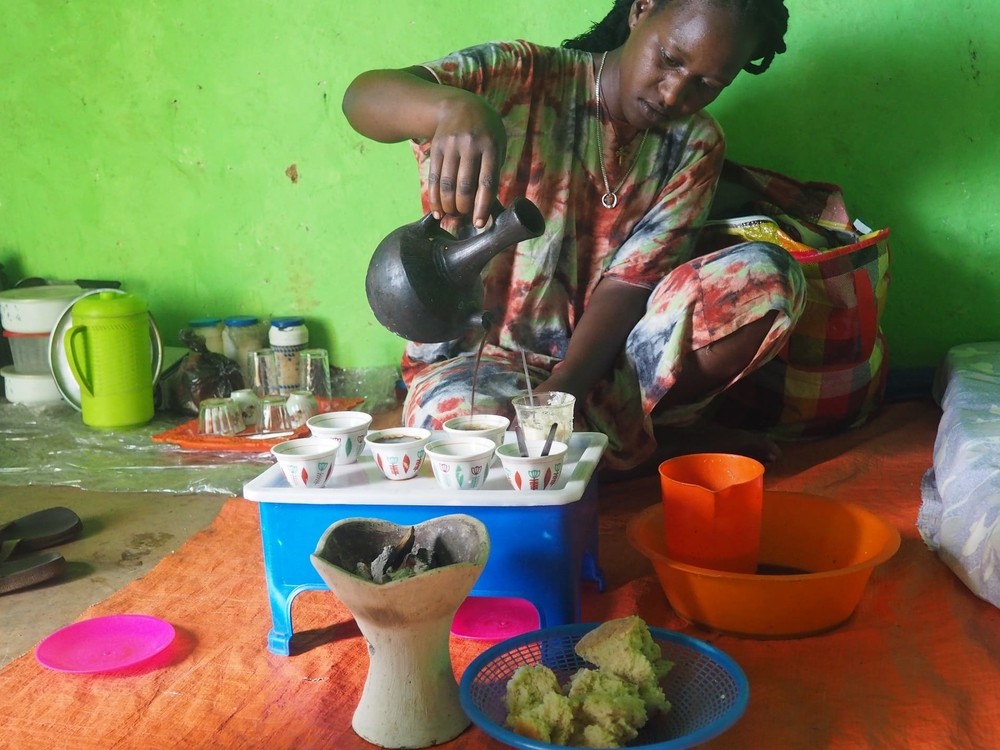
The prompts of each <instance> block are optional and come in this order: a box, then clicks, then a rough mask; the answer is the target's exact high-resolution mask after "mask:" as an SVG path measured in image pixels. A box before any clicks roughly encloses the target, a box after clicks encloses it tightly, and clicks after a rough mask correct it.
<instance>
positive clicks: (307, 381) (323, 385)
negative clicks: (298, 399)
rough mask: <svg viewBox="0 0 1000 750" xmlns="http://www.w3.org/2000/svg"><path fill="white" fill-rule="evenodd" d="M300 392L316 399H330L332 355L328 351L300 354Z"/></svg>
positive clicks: (305, 351)
mask: <svg viewBox="0 0 1000 750" xmlns="http://www.w3.org/2000/svg"><path fill="white" fill-rule="evenodd" d="M299 378H300V380H299V390H302V391H309V392H310V393H312V394H313V395H314V396H316V398H330V396H331V395H332V394H331V392H330V353H329V352H328V351H327V350H326V349H303V350H302V351H301V352H299Z"/></svg>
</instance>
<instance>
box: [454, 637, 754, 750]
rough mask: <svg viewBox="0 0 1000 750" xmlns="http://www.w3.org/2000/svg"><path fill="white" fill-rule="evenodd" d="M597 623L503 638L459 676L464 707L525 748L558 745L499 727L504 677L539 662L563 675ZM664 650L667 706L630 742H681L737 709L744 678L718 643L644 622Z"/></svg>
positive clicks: (725, 721)
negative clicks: (669, 664) (667, 662)
mask: <svg viewBox="0 0 1000 750" xmlns="http://www.w3.org/2000/svg"><path fill="white" fill-rule="evenodd" d="M599 624H600V623H588V624H576V625H561V626H559V627H554V628H544V629H542V630H535V631H533V632H531V633H525V634H523V635H519V636H516V637H514V638H509V639H507V640H505V641H503V642H501V643H498V644H496V645H495V646H492V647H491V648H489V649H487V650H486V651H484V652H483V653H482V654H480V655H479V656H478V657H476V659H474V660H473V661H472V663H471V664H470V665H469V667H468V669H466V670H465V672H464V674H463V675H462V679H461V682H460V696H461V701H462V708H464V709H465V712H466V713H467V714H468V716H469V718H470V719H471V720H472V722H473V723H474V724H476V726H478V727H479V728H480V729H482V730H483V731H484V732H486V734H488V735H490V736H491V737H493V738H494V739H497V740H499V741H500V742H504V743H506V744H507V745H510V746H511V747H515V748H524V750H553V749H554V748H558V747H560V746H558V745H553V744H551V743H548V742H540V741H538V740H532V739H528V738H527V737H522V736H521V735H519V734H515V733H514V732H512V731H510V730H509V729H507V728H506V727H504V720H505V719H506V718H507V707H506V705H505V703H504V696H505V695H506V692H507V682H508V681H509V680H510V678H511V677H513V676H514V672H515V671H516V670H517V668H518V667H522V666H524V665H529V664H544V665H546V666H547V667H549V668H550V669H551V670H552V671H553V672H555V674H556V676H557V677H558V678H559V682H560V683H561V684H562V683H565V682H566V681H567V680H568V679H569V677H570V675H572V674H573V673H574V672H576V671H577V670H578V669H580V667H586V666H590V667H592V666H593V665H590V664H588V663H587V662H586V661H584V660H583V659H581V658H580V657H579V656H578V655H577V653H576V651H575V650H574V649H575V646H576V643H577V641H579V640H580V638H582V637H583V635H584V634H585V633H587V632H588V631H590V630H593V629H594V628H596V627H597V626H598V625H599ZM649 630H650V633H651V634H652V636H653V640H655V641H656V642H657V643H658V644H659V645H660V647H661V649H662V651H663V657H664V658H665V659H669V660H670V661H672V662H673V663H674V667H673V669H671V670H670V672H669V673H668V674H667V676H666V677H664V678H663V680H662V681H661V683H660V685H661V686H662V687H663V691H664V693H665V694H666V696H667V700H669V701H670V703H671V708H670V710H669V711H668V712H667V713H666V714H663V715H660V716H656V717H653V718H651V719H650V721H649V722H648V723H647V724H646V726H645V727H643V729H642V730H641V731H640V733H639V736H638V737H637V738H636V739H635V740H633V741H632V742H630V743H629V744H628V747H630V748H642V749H643V750H681V748H689V747H694V746H695V745H699V744H701V743H703V742H707V741H708V740H710V739H712V738H713V737H717V736H719V735H720V734H722V733H723V732H724V731H726V730H727V729H728V728H729V727H731V726H732V725H733V724H735V723H736V721H737V720H738V719H739V718H740V717H741V716H742V715H743V712H744V711H745V710H746V707H747V702H748V701H749V699H750V686H749V684H748V683H747V678H746V675H745V674H744V673H743V670H742V669H740V667H739V665H738V664H737V663H736V662H735V661H733V660H732V658H730V657H729V656H727V655H726V654H724V653H723V652H722V651H720V650H719V649H717V648H715V647H714V646H710V645H709V644H707V643H705V642H703V641H699V640H698V639H696V638H692V637H690V636H687V635H683V634H681V633H675V632H673V631H671V630H665V629H663V628H650V629H649Z"/></svg>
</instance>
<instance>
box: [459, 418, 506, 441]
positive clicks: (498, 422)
mask: <svg viewBox="0 0 1000 750" xmlns="http://www.w3.org/2000/svg"><path fill="white" fill-rule="evenodd" d="M443 427H444V431H445V432H447V433H449V434H452V435H460V436H462V437H484V438H489V439H490V440H492V441H493V444H494V445H496V446H500V445H503V441H504V437H505V435H506V434H507V428H508V427H510V420H509V419H507V417H502V416H500V415H499V414H474V415H469V414H467V415H465V416H461V417H452V418H451V419H449V420H447V421H446V422H445V423H444V425H443Z"/></svg>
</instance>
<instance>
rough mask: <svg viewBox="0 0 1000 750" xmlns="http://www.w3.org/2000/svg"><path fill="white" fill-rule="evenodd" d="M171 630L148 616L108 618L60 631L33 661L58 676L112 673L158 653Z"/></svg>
mask: <svg viewBox="0 0 1000 750" xmlns="http://www.w3.org/2000/svg"><path fill="white" fill-rule="evenodd" d="M173 640H174V626H173V625H171V624H170V623H169V622H166V621H165V620H161V619H159V618H157V617H150V616H148V615H108V616H106V617H95V618H93V619H90V620H82V621H80V622H75V623H73V624H72V625H67V626H66V627H65V628H61V629H59V630H57V631H56V632H54V633H52V635H50V636H48V637H47V638H46V639H45V640H43V641H42V642H41V643H39V644H38V647H37V648H36V649H35V658H36V659H38V661H39V663H41V664H42V666H44V667H48V668H49V669H54V670H56V671H58V672H76V673H93V672H111V671H114V670H120V669H125V668H126V667H131V666H134V665H136V664H138V663H140V662H143V661H145V660H146V659H149V658H150V657H152V656H155V655H156V654H158V653H160V652H161V651H163V649H165V648H166V647H167V646H169V645H170V644H171V642H172V641H173Z"/></svg>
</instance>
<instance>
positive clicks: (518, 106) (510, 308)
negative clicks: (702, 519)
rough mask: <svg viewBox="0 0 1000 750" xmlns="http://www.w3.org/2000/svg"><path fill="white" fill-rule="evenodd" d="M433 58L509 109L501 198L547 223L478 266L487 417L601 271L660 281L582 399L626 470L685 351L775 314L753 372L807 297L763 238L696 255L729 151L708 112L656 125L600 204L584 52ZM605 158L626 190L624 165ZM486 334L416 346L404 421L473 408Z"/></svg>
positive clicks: (501, 48) (449, 80) (561, 336)
mask: <svg viewBox="0 0 1000 750" xmlns="http://www.w3.org/2000/svg"><path fill="white" fill-rule="evenodd" d="M426 67H427V68H428V69H429V70H430V71H432V72H433V74H434V75H435V76H436V77H437V78H438V80H439V81H440V82H441V83H443V84H446V85H452V86H458V87H461V88H464V89H467V90H470V91H474V92H476V93H478V94H480V95H481V96H483V97H484V98H485V99H487V100H488V101H489V102H490V104H491V105H492V106H493V107H494V108H495V109H496V110H497V112H499V113H500V115H501V116H502V118H503V121H504V124H505V126H506V129H507V137H508V142H507V160H506V162H505V164H504V167H503V172H502V176H501V183H500V200H501V202H503V203H505V204H506V203H508V202H509V201H510V200H512V199H514V198H516V197H518V196H525V197H527V198H529V199H530V200H531V201H533V202H534V203H535V204H536V205H537V206H538V207H539V209H540V210H541V212H542V215H543V216H544V217H545V221H546V228H545V233H544V234H543V235H542V236H541V237H539V238H537V239H534V240H527V241H524V242H521V243H520V244H519V245H517V246H516V248H513V249H508V250H504V251H502V252H500V253H499V254H498V255H497V256H496V257H494V258H493V260H491V261H490V262H489V264H488V265H487V266H486V268H485V269H484V272H483V282H484V289H485V296H484V308H485V309H486V310H489V311H491V313H492V314H493V320H494V324H493V325H492V326H491V327H490V329H489V331H488V334H487V343H486V346H485V348H484V351H483V358H482V364H481V366H480V370H479V376H478V382H477V386H476V388H477V390H476V411H477V412H479V413H483V412H494V413H501V414H506V415H508V416H513V415H512V409H511V406H510V399H511V397H512V396H514V395H517V394H518V393H520V392H523V390H524V388H525V382H524V374H523V368H522V363H521V355H520V352H521V350H524V351H525V352H526V354H527V359H528V363H529V365H530V371H531V376H532V380H533V382H535V383H539V382H541V381H543V380H545V379H546V378H547V377H548V374H549V373H550V372H551V370H552V368H553V367H554V366H555V365H556V364H557V363H558V362H560V361H561V360H562V358H563V356H564V354H565V352H566V347H567V345H568V342H569V339H570V337H571V336H572V333H573V329H574V327H575V326H576V324H577V322H578V321H579V319H580V316H582V315H583V314H584V311H585V310H586V309H587V302H588V300H589V298H590V295H591V294H592V293H593V292H594V289H595V287H596V286H597V284H598V283H599V282H600V281H601V280H602V279H603V278H606V277H611V278H614V279H616V280H618V281H620V282H623V283H626V284H631V285H636V286H639V287H642V288H645V289H648V290H650V298H649V301H648V304H647V310H646V314H645V316H644V317H643V318H642V319H641V320H640V321H639V323H638V325H636V327H635V328H634V329H633V331H632V333H631V334H630V336H629V338H628V340H627V342H626V346H625V349H624V351H622V352H621V354H620V356H619V357H618V359H617V362H616V365H615V367H614V369H613V372H611V373H609V375H608V376H607V377H606V378H605V379H604V380H603V381H602V382H601V383H599V384H598V386H597V387H596V388H595V389H594V390H593V391H592V392H591V393H590V394H589V395H588V397H587V398H586V399H585V400H584V402H583V403H578V404H577V410H576V419H577V428H578V429H586V430H592V431H598V432H603V433H605V434H607V435H608V438H609V446H608V450H607V452H606V454H605V463H606V465H608V466H610V467H613V468H631V467H632V466H635V465H637V464H638V463H640V462H641V461H642V460H643V459H645V458H646V457H647V456H649V455H650V454H651V452H652V451H653V449H654V448H655V441H654V439H653V436H652V425H651V420H650V417H649V415H650V413H651V412H652V411H653V408H654V407H655V406H656V404H657V403H658V402H659V400H660V399H661V398H663V396H664V394H665V393H666V392H667V391H668V390H669V389H670V387H671V385H672V384H673V382H674V380H675V379H676V376H677V372H678V365H679V363H680V362H681V360H682V359H683V357H684V355H685V354H686V353H687V352H689V351H691V350H692V349H697V348H700V347H702V346H705V345H707V344H710V343H711V342H713V341H715V340H718V339H719V338H722V337H724V336H726V335H727V334H729V333H732V332H733V331H735V330H737V329H738V328H740V327H742V326H744V325H746V324H748V323H750V322H752V321H754V320H757V319H759V318H760V317H761V316H763V315H764V314H766V313H767V312H768V311H771V310H777V311H778V312H779V315H778V316H777V320H776V322H775V325H774V327H773V329H772V331H771V333H770V334H769V336H768V338H767V340H766V341H765V344H764V346H762V347H761V351H760V352H759V354H758V357H757V360H756V361H755V362H754V364H753V365H751V368H750V369H753V368H755V367H757V366H759V365H760V364H762V363H763V362H764V361H766V360H767V359H769V358H770V357H771V356H773V354H774V353H775V352H776V351H777V349H778V348H779V347H780V344H781V342H782V341H783V339H784V336H785V334H786V333H787V331H788V329H789V328H790V326H791V324H792V322H793V321H794V320H795V319H796V317H797V316H798V313H799V311H800V308H801V305H802V294H803V292H802V287H803V282H802V278H801V274H800V272H799V271H798V268H797V267H796V266H795V263H794V261H793V260H792V259H791V258H790V256H788V255H787V254H786V253H785V252H784V251H783V250H780V249H778V248H776V247H774V246H770V245H764V244H760V243H756V244H751V245H740V246H737V247H736V248H729V249H726V250H722V251H719V252H717V253H713V254H710V255H706V256H704V257H699V258H695V259H693V260H692V258H691V256H692V253H693V250H694V245H695V240H696V239H697V233H698V229H699V227H700V226H701V224H702V222H703V221H704V219H705V216H706V215H707V213H708V210H709V207H710V205H711V201H712V198H713V196H714V192H715V185H716V182H717V180H718V176H719V172H720V170H721V167H722V163H723V159H724V156H725V142H724V139H723V136H722V132H721V130H720V128H719V127H718V125H717V123H716V122H715V121H714V120H713V119H712V118H711V117H710V116H709V115H708V114H707V113H699V114H696V115H693V116H691V117H689V118H687V119H683V120H679V121H676V122H673V123H671V124H670V126H669V127H668V128H667V129H664V130H659V131H654V130H651V131H650V132H649V134H648V137H647V139H646V142H645V144H644V145H643V148H642V150H641V152H640V153H639V155H638V158H637V161H636V164H635V166H634V168H633V169H632V172H631V173H630V175H629V176H628V179H627V180H626V181H625V184H624V185H623V186H622V187H621V188H620V189H619V190H617V194H618V198H619V203H618V205H617V207H616V208H613V209H608V208H605V207H604V206H603V205H602V203H601V196H602V195H603V194H604V183H603V180H602V177H601V172H600V166H599V160H600V158H601V154H600V151H599V148H598V144H597V128H599V127H602V122H601V121H600V120H599V119H598V118H597V116H596V111H595V101H594V66H593V58H592V55H591V54H590V53H586V52H581V51H579V50H569V49H562V48H552V47H541V46H537V45H533V44H530V43H527V42H509V43H507V42H504V43H490V44H484V45H480V46H477V47H473V48H470V49H466V50H462V51H459V52H456V53H454V54H451V55H449V56H448V57H445V58H443V59H441V60H438V61H436V62H433V63H429V64H427V65H426ZM603 127H606V128H609V129H608V130H607V131H606V132H605V135H604V141H605V142H609V141H610V139H611V138H612V136H613V134H612V132H611V131H610V125H608V124H607V123H606V122H605V123H604V124H603ZM638 140H639V139H638V138H637V139H636V145H637V142H638ZM634 149H635V146H633V151H631V152H630V154H629V156H628V157H626V159H631V158H633V155H634V154H635V153H636V152H635V150H634ZM414 152H415V154H416V155H417V160H418V164H419V169H420V178H421V184H422V186H424V187H425V186H426V179H427V169H428V160H427V156H428V153H429V142H423V143H415V144H414ZM608 166H609V175H608V177H609V180H610V181H611V183H612V184H613V185H616V184H617V183H618V181H619V180H621V176H622V172H624V170H625V169H627V163H626V165H624V166H621V167H620V168H619V166H618V165H617V164H615V165H608ZM424 195H425V197H426V193H425V194H424ZM424 207H425V209H426V207H427V206H426V199H425V201H424ZM444 226H445V228H447V229H450V230H451V231H453V232H457V231H459V228H458V227H456V226H454V225H449V224H448V223H447V222H445V223H444ZM482 335H483V331H482V329H478V330H472V331H470V332H469V334H468V335H467V336H466V337H465V338H462V339H459V340H455V341H450V342H446V343H442V344H419V343H409V344H408V345H407V347H406V351H405V353H404V356H403V363H402V365H403V377H404V381H405V382H406V384H407V386H408V393H407V398H406V402H405V404H404V420H405V421H406V423H407V424H410V425H422V426H426V427H430V428H433V429H437V428H440V426H441V424H442V423H443V422H444V421H445V420H447V419H450V418H451V417H453V416H458V415H461V414H468V413H469V407H470V403H469V401H470V397H471V395H472V376H473V363H474V360H475V354H476V351H477V349H478V347H479V343H480V340H481V338H482ZM748 371H749V370H748ZM706 403H707V401H705V402H702V403H701V404H694V405H691V406H690V407H689V408H687V409H679V410H676V413H675V414H674V418H675V420H676V421H678V422H681V421H684V420H686V419H690V418H691V417H692V416H693V415H694V414H696V413H697V412H698V411H699V410H700V409H701V408H703V406H704V405H705V404H706ZM659 418H660V415H659V414H658V419H659ZM668 418H669V417H668Z"/></svg>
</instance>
